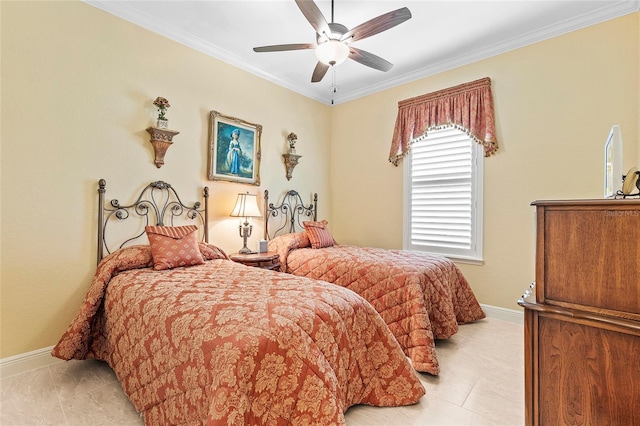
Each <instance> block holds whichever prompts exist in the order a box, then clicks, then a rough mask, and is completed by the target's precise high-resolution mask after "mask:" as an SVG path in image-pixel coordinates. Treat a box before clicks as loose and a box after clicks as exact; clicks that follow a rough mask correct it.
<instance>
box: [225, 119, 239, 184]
mask: <svg viewBox="0 0 640 426" xmlns="http://www.w3.org/2000/svg"><path fill="white" fill-rule="evenodd" d="M239 137H240V130H238V129H233V131H232V132H231V141H229V149H228V151H227V167H228V168H229V173H231V174H234V175H237V174H239V173H240V155H242V149H241V148H240V142H239V141H238V138H239Z"/></svg>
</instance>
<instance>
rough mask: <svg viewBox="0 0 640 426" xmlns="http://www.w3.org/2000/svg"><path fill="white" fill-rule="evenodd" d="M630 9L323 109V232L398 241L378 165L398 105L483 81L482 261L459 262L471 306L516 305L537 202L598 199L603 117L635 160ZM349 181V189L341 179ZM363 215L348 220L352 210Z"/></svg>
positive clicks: (395, 197)
mask: <svg viewBox="0 0 640 426" xmlns="http://www.w3.org/2000/svg"><path fill="white" fill-rule="evenodd" d="M639 17H640V14H639V13H635V14H632V15H628V16H626V17H622V18H619V19H615V20H612V21H609V22H606V23H603V24H600V25H596V26H593V27H590V28H587V29H583V30H580V31H575V32H572V33H569V34H566V35H563V36H560V37H556V38H553V39H551V40H547V41H544V42H541V43H537V44H535V45H531V46H529V47H525V48H521V49H518V50H515V51H512V52H509V53H505V54H502V55H499V56H495V57H492V58H490V59H486V60H483V61H479V62H477V63H474V64H471V65H467V66H464V67H460V68H457V69H455V70H452V71H449V72H446V73H441V74H438V75H435V76H433V77H430V78H425V79H421V80H419V81H416V82H413V83H410V84H405V85H403V86H400V87H397V88H394V89H392V90H388V91H385V92H382V93H379V94H376V95H372V96H368V97H367V98H364V99H361V100H356V101H353V102H349V103H346V104H344V105H338V106H337V107H335V108H334V109H332V114H331V117H332V120H333V123H332V137H331V140H332V152H333V155H332V157H331V174H330V175H331V182H330V187H331V197H330V201H331V205H332V210H331V213H332V217H333V223H332V224H331V227H332V230H333V231H334V233H335V234H336V235H337V236H336V238H337V239H338V240H339V241H340V242H345V243H353V244H359V245H375V246H382V247H387V248H401V247H402V202H403V199H402V185H403V170H402V166H400V167H397V168H396V167H394V166H392V165H391V164H390V163H389V162H388V161H387V158H388V153H389V145H390V141H391V136H392V133H393V126H394V123H395V116H396V113H397V103H398V101H400V100H403V99H407V98H410V97H414V96H418V95H421V94H424V93H429V92H432V91H435V90H439V89H443V88H446V87H450V86H454V85H457V84H460V83H463V82H467V81H472V80H475V79H478V78H482V77H490V78H491V79H492V88H493V95H494V103H495V111H496V116H497V117H496V126H497V132H498V141H499V143H500V151H499V152H498V153H497V154H496V155H495V156H493V157H490V158H488V159H486V160H485V163H484V164H485V176H484V185H485V186H484V188H485V192H484V194H485V195H484V197H485V198H484V203H485V204H484V260H485V261H484V264H483V265H482V266H475V265H468V264H461V265H460V266H461V268H462V270H463V272H464V274H465V275H466V276H467V278H468V279H469V281H470V283H471V285H472V287H473V289H474V291H475V292H476V295H477V296H478V298H479V299H480V301H481V302H482V303H486V304H490V305H496V306H501V307H505V308H510V309H518V307H517V305H516V300H517V299H518V297H519V296H520V295H521V294H522V292H523V290H524V289H525V287H526V286H527V285H528V284H529V283H530V282H531V281H532V280H533V279H534V244H535V241H534V209H533V208H532V207H531V206H530V205H529V204H530V203H531V202H532V201H534V200H536V199H564V198H601V197H602V194H603V173H604V172H603V145H604V142H605V140H606V138H607V136H608V134H609V129H610V128H611V126H612V125H613V124H619V125H620V127H621V129H622V134H623V141H624V170H625V171H626V170H628V169H629V168H630V167H632V166H639V165H640V162H639V161H638V158H639V156H640V152H639V151H640V150H639V141H640V138H639V135H638V132H639V131H638V125H639V123H640V119H639V108H638V92H639V87H638V81H639V66H638V59H639V52H640V48H639V40H640V37H639V33H638V27H639ZM340 182H350V183H351V185H349V186H347V185H340ZM359 208H360V209H362V208H366V209H367V210H366V211H367V213H366V214H359V215H357V209H359Z"/></svg>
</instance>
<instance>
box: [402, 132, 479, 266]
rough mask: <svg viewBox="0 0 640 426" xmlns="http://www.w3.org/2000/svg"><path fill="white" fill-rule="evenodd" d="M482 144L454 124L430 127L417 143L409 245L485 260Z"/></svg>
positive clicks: (410, 194) (413, 157)
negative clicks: (479, 196) (447, 126)
mask: <svg viewBox="0 0 640 426" xmlns="http://www.w3.org/2000/svg"><path fill="white" fill-rule="evenodd" d="M478 147H479V145H478V144H476V143H475V142H474V141H473V140H472V139H471V138H470V137H469V136H468V135H467V134H466V133H464V132H462V131H460V130H458V129H455V128H445V129H439V130H431V131H429V132H428V135H427V136H423V137H420V138H418V139H417V140H416V141H414V143H413V144H412V146H411V155H410V161H408V162H407V163H409V164H410V165H409V173H408V174H409V176H408V179H406V180H405V182H406V181H407V180H408V183H409V186H410V187H409V188H408V191H407V192H408V194H407V197H405V198H406V200H405V212H406V213H408V214H407V215H406V218H407V222H408V224H409V226H408V227H406V226H405V230H406V231H405V234H406V235H405V247H406V248H408V249H410V250H422V251H428V252H435V253H439V254H444V255H449V256H452V257H459V258H466V259H474V260H480V258H481V248H482V245H481V240H480V239H479V236H480V235H481V229H480V224H481V222H480V224H479V223H478V218H481V211H480V210H479V208H480V207H481V200H478V195H481V185H479V184H478V173H479V172H480V178H481V177H482V176H481V171H482V170H481V167H478V165H477V164H478V158H477V157H478V155H477V151H478ZM480 151H481V147H480ZM481 161H482V155H481V154H480V162H481ZM480 182H481V179H480ZM407 222H405V223H407ZM407 228H408V229H407Z"/></svg>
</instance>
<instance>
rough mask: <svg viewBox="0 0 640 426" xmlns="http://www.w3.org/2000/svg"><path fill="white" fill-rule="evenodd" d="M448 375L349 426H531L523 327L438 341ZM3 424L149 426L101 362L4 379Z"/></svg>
mask: <svg viewBox="0 0 640 426" xmlns="http://www.w3.org/2000/svg"><path fill="white" fill-rule="evenodd" d="M436 350H437V353H438V358H439V361H440V367H441V373H440V375H439V376H438V377H433V376H430V375H428V374H423V375H422V382H423V383H424V385H425V387H426V389H427V394H426V395H425V396H424V397H423V398H422V400H421V401H420V402H419V403H418V404H416V405H413V406H409V407H397V408H395V407H394V408H380V407H368V406H356V407H352V408H350V409H349V410H348V411H347V413H346V418H347V425H348V426H377V425H380V426H381V425H384V426H395V425H397V426H410V425H415V426H417V425H420V426H427V425H456V426H462V425H470V426H471V425H472V426H481V425H500V426H515V425H523V424H524V377H523V376H524V374H523V365H524V361H523V353H524V348H523V326H522V325H521V324H515V323H511V322H506V321H502V320H498V319H494V318H487V319H484V320H482V321H479V322H477V323H473V324H467V325H463V326H461V327H460V331H459V332H458V333H457V334H456V335H454V336H453V337H452V338H451V339H450V340H446V341H438V343H437V348H436ZM0 387H1V388H2V395H1V399H0V424H1V425H2V426H14V425H15V426H27V425H71V426H76V425H77V426H80V425H92V426H97V425H126V426H129V425H142V424H143V422H142V420H141V418H140V417H139V416H138V414H137V413H136V411H135V409H134V408H133V406H132V405H131V403H130V402H129V400H128V399H127V397H126V396H125V395H124V393H123V391H122V388H121V387H120V384H119V383H118V381H117V380H116V376H115V374H114V373H113V371H112V370H111V369H110V368H109V367H108V366H107V365H106V364H104V363H102V362H98V361H71V362H60V363H56V364H53V365H50V366H48V367H43V368H39V369H36V370H31V371H28V372H25V373H22V374H18V375H15V376H11V377H7V378H4V379H2V382H1V383H0Z"/></svg>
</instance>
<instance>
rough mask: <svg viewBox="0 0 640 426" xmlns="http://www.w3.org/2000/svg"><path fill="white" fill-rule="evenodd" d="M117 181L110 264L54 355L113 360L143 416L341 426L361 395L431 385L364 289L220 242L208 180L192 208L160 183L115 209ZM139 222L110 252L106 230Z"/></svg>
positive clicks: (373, 400)
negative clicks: (285, 270) (241, 258)
mask: <svg viewBox="0 0 640 426" xmlns="http://www.w3.org/2000/svg"><path fill="white" fill-rule="evenodd" d="M105 189H106V184H105V182H104V181H103V180H101V181H100V183H99V194H100V197H99V198H100V201H99V203H100V205H99V218H100V223H99V229H98V240H99V241H98V246H99V249H98V257H99V265H98V268H97V270H96V274H95V277H94V279H93V281H92V283H91V286H90V288H89V290H88V293H87V295H86V298H85V300H84V301H83V303H82V305H81V307H80V309H79V311H78V312H77V313H76V315H75V317H74V319H73V321H72V323H71V324H70V326H69V328H68V329H67V330H66V331H65V333H64V334H63V336H62V337H61V339H60V341H59V342H58V344H57V345H56V346H55V347H54V349H53V351H52V354H53V355H54V356H56V357H59V358H62V359H65V360H70V359H87V358H94V359H99V360H104V361H106V362H107V363H108V364H109V365H110V366H111V367H112V368H113V370H114V372H115V374H116V375H117V377H118V380H119V381H120V382H121V384H122V387H123V389H124V391H125V393H126V394H127V396H128V397H129V399H130V400H131V402H132V403H133V404H134V406H135V408H136V409H137V410H138V411H139V412H140V413H141V414H142V415H143V417H144V421H145V424H149V425H159V424H229V425H245V424H251V425H267V424H268V425H276V424H277V425H280V424H282V425H286V424H323V425H329V424H332V425H333V424H336V425H341V424H345V420H344V412H345V411H346V410H347V409H348V408H349V407H350V406H352V405H355V404H369V405H375V406H399V405H409V404H414V403H416V402H417V401H418V400H419V399H420V398H421V397H422V395H424V392H425V391H424V387H423V386H422V384H421V383H420V381H419V378H418V377H417V375H416V373H415V371H414V370H413V369H412V368H411V365H410V363H409V361H408V360H407V359H406V357H405V356H404V354H403V352H402V350H401V348H400V346H399V345H398V343H397V342H396V340H395V338H394V337H393V335H392V334H391V333H390V332H389V329H388V328H387V326H386V325H385V323H384V321H383V320H382V318H381V317H380V315H379V314H378V313H377V312H376V311H375V309H374V308H373V307H372V306H371V305H370V304H369V303H368V302H367V301H366V300H364V299H363V298H362V297H360V296H359V295H357V294H356V293H353V292H351V291H350V290H347V289H344V288H342V287H339V286H335V285H333V284H329V283H326V282H321V281H316V280H312V279H309V278H303V277H296V276H294V275H290V274H282V273H278V272H274V271H268V270H263V269H259V268H251V267H247V266H244V265H241V264H238V263H235V262H232V261H230V260H229V259H228V257H227V255H226V254H225V253H224V252H223V251H222V250H220V249H218V248H217V247H215V246H213V245H211V244H208V243H207V241H206V239H207V235H206V223H205V221H204V219H205V218H207V215H208V213H207V210H208V208H207V198H208V192H207V191H206V190H205V203H204V206H202V205H201V204H200V203H195V204H193V205H191V206H187V205H185V204H183V203H182V201H181V200H180V199H179V197H177V194H176V193H175V190H174V189H173V188H172V187H171V185H169V184H167V183H165V182H154V183H152V184H150V185H149V186H147V187H146V188H145V189H144V190H143V191H142V193H141V194H140V196H139V197H138V198H137V200H136V202H135V203H133V204H132V205H128V206H123V205H120V203H119V202H118V201H117V200H113V201H111V203H110V205H105V204H104V193H105ZM130 220H140V221H141V222H142V224H141V225H140V226H137V227H134V228H136V229H134V231H133V233H132V234H131V235H134V237H132V238H125V239H124V242H123V243H121V244H115V249H114V250H113V251H112V252H111V251H110V250H109V248H108V244H107V243H106V242H107V241H110V239H109V236H108V235H106V230H107V228H108V229H109V231H110V232H111V231H115V227H116V225H119V224H120V223H121V222H127V223H128V222H129V221H130ZM181 221H185V222H186V223H191V222H194V221H195V222H200V223H198V225H193V224H188V225H178V224H179V223H180V222H181ZM165 224H167V225H166V226H165ZM198 232H200V234H203V237H202V238H199V237H198V235H199V234H198ZM144 234H147V235H148V236H149V244H143V243H139V244H138V243H137V241H138V239H139V238H142V239H144ZM105 248H106V253H105V252H103V249H105ZM102 254H106V256H105V257H104V258H101V256H102Z"/></svg>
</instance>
